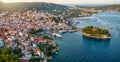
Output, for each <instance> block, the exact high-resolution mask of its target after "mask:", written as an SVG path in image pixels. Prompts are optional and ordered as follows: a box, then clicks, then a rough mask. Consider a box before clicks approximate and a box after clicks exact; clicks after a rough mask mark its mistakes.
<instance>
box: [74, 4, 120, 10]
mask: <svg viewBox="0 0 120 62" xmlns="http://www.w3.org/2000/svg"><path fill="white" fill-rule="evenodd" d="M76 7H80V8H87V9H90V8H92V9H93V8H94V9H97V10H103V11H106V10H115V11H120V4H111V5H110V4H109V5H108V4H107V5H98V6H80V5H77V6H76Z"/></svg>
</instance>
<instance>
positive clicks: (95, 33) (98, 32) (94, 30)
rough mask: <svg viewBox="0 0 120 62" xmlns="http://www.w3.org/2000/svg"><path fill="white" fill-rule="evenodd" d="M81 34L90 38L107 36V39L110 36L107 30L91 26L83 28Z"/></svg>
mask: <svg viewBox="0 0 120 62" xmlns="http://www.w3.org/2000/svg"><path fill="white" fill-rule="evenodd" d="M83 32H84V33H87V34H90V35H92V36H101V35H107V36H108V37H111V35H110V33H109V31H108V30H107V29H100V28H98V27H93V26H87V27H85V28H83Z"/></svg>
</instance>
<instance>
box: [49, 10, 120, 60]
mask: <svg viewBox="0 0 120 62" xmlns="http://www.w3.org/2000/svg"><path fill="white" fill-rule="evenodd" d="M92 17H94V18H91V19H89V20H83V21H80V24H78V25H77V26H79V27H85V26H87V25H94V26H99V27H102V26H108V25H109V26H112V27H113V28H112V29H109V31H110V32H111V34H112V39H111V40H95V39H89V38H85V37H83V36H82V33H80V32H75V33H65V34H63V38H62V39H57V38H56V39H55V40H56V42H57V43H58V45H59V46H60V51H59V53H58V55H53V58H54V59H53V60H51V61H50V62H120V13H119V12H101V13H98V14H94V15H93V16H92Z"/></svg>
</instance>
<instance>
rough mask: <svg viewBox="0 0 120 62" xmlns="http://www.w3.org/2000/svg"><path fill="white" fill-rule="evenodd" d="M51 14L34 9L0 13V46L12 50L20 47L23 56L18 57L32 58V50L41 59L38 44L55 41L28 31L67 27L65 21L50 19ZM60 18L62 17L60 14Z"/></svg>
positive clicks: (42, 54)
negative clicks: (58, 21)
mask: <svg viewBox="0 0 120 62" xmlns="http://www.w3.org/2000/svg"><path fill="white" fill-rule="evenodd" d="M53 16H54V15H52V14H49V13H43V12H38V11H35V10H25V11H10V12H2V13H0V47H2V48H7V47H12V49H13V50H14V49H16V48H20V49H21V50H22V51H21V53H22V54H23V56H22V57H21V58H19V59H24V60H30V59H31V58H33V55H32V52H34V54H37V55H38V56H39V57H41V58H42V59H46V57H45V54H44V52H43V51H41V49H40V48H39V46H40V44H48V45H52V46H56V43H55V41H54V40H53V39H44V38H42V37H41V36H37V35H32V34H30V33H29V32H30V31H31V29H34V30H38V29H50V28H54V29H55V28H68V26H67V25H66V23H67V22H65V21H64V20H62V21H60V23H56V22H55V21H53V19H52V17H53ZM54 17H57V16H54ZM60 18H61V19H62V16H60Z"/></svg>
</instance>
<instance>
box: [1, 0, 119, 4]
mask: <svg viewBox="0 0 120 62" xmlns="http://www.w3.org/2000/svg"><path fill="white" fill-rule="evenodd" d="M1 1H3V2H7V3H9V2H48V3H57V4H120V0H1Z"/></svg>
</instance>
